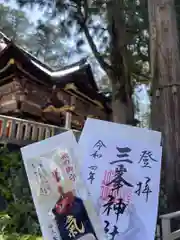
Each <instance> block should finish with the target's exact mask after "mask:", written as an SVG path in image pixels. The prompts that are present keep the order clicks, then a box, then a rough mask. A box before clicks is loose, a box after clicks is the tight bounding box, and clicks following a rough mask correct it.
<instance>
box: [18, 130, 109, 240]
mask: <svg viewBox="0 0 180 240" xmlns="http://www.w3.org/2000/svg"><path fill="white" fill-rule="evenodd" d="M68 136H69V137H68ZM48 142H49V144H47V143H48ZM58 143H59V144H58ZM46 144H47V147H46ZM43 145H44V146H43ZM48 145H49V147H48ZM58 145H59V146H58ZM53 147H54V148H53ZM28 148H29V149H28ZM38 149H39V150H38ZM36 150H37V151H36ZM35 152H36V154H35ZM77 152H78V145H77V143H76V140H75V138H74V136H73V133H72V132H71V131H70V132H67V133H63V134H61V135H59V136H55V137H52V138H49V139H46V140H44V141H42V142H39V143H35V144H32V145H30V146H27V147H25V148H23V149H22V155H23V160H24V164H25V168H26V172H27V176H28V180H29V184H30V187H31V191H32V196H33V200H34V203H35V207H36V211H37V215H38V218H39V222H40V225H41V229H42V234H43V238H44V239H47V240H51V239H52V240H54V239H57V240H58V239H62V240H71V239H72V240H73V239H74V240H75V239H79V240H96V239H98V240H101V239H103V240H104V239H106V236H105V234H104V231H103V228H102V226H101V222H100V220H99V218H98V217H97V214H96V211H95V209H94V208H93V205H92V202H91V201H90V197H89V196H88V192H87V190H86V187H85V185H84V183H83V181H82V180H81V177H80V171H79V169H78V159H77V156H78V153H77ZM30 153H32V154H30ZM31 155H32V157H31ZM27 156H28V158H27Z"/></svg>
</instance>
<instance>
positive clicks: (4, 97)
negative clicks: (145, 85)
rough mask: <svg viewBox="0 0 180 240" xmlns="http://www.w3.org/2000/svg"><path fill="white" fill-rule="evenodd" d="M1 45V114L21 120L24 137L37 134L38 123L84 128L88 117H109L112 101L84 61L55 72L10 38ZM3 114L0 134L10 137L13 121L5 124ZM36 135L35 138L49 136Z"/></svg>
mask: <svg viewBox="0 0 180 240" xmlns="http://www.w3.org/2000/svg"><path fill="white" fill-rule="evenodd" d="M0 48H1V49H0V115H1V117H2V118H5V116H6V117H7V116H8V117H9V118H10V119H11V120H12V119H20V120H21V124H20V125H21V130H19V132H20V133H19V134H20V135H23V136H24V138H25V139H29V137H30V136H31V137H32V135H33V134H34V132H33V124H35V123H36V124H40V125H41V126H42V125H43V124H44V125H47V124H48V125H49V126H50V125H51V126H54V127H55V126H56V127H59V128H65V129H69V128H72V129H75V130H81V129H82V127H83V124H84V121H85V120H86V118H87V117H94V118H99V119H103V120H109V119H110V116H111V108H110V105H109V101H108V99H107V98H106V97H105V96H104V95H103V94H101V93H99V91H98V87H97V85H96V82H95V80H94V77H93V74H92V70H91V67H90V65H89V64H87V63H86V62H85V61H81V62H78V63H76V64H73V65H71V66H68V67H65V68H62V69H60V70H57V71H54V70H52V69H51V68H50V67H49V66H47V65H45V64H43V63H42V62H40V61H39V60H38V59H37V58H35V57H34V56H32V55H31V54H30V53H28V52H27V51H25V50H24V49H22V48H21V47H19V46H17V45H16V44H14V43H13V42H12V41H10V40H7V39H6V41H5V43H3V44H0ZM3 116H4V117H3ZM1 117H0V137H1V135H2V134H5V135H7V136H8V135H9V134H11V130H12V123H11V122H12V121H11V120H8V121H7V123H6V124H5V125H3V124H4V123H3V120H1V119H2V118H1ZM27 124H29V125H30V126H31V128H30V127H29V128H27ZM3 126H5V132H4V130H3ZM18 126H19V125H18ZM18 126H15V127H14V128H18ZM40 129H41V128H40V127H38V128H37V131H38V132H39V131H40ZM14 131H15V130H14ZM15 132H17V129H16V131H15ZM54 134H55V133H54V132H53V133H49V136H51V135H54ZM35 135H37V136H36V137H35V139H34V140H40V139H43V138H45V137H48V136H44V137H41V138H39V137H38V134H35ZM41 135H42V134H41Z"/></svg>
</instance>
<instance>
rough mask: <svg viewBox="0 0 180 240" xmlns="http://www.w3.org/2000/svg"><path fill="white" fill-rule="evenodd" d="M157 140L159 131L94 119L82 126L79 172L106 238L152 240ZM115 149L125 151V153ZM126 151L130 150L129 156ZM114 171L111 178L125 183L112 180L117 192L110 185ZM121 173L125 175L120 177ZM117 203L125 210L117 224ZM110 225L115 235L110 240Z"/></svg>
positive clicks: (158, 164)
mask: <svg viewBox="0 0 180 240" xmlns="http://www.w3.org/2000/svg"><path fill="white" fill-rule="evenodd" d="M92 129H93V130H92ZM160 139H161V134H160V133H159V132H154V131H150V130H146V129H140V128H134V127H130V126H125V125H120V124H114V123H109V122H104V121H99V120H94V119H88V120H87V122H86V123H85V127H84V129H83V132H82V135H81V137H80V140H79V145H80V148H81V149H82V150H83V153H84V156H83V161H82V163H81V170H82V174H83V177H84V180H85V181H86V183H87V186H88V188H89V192H90V193H91V195H92V198H93V201H94V204H95V205H96V207H97V210H98V211H99V216H100V217H101V220H102V224H103V225H104V229H105V231H106V232H107V236H108V238H109V239H115V240H116V239H117V240H144V239H146V240H154V234H155V228H156V219H157V210H158V196H159V184H160V171H161V154H162V148H161V146H160ZM118 148H124V153H123V152H121V150H122V149H118ZM125 148H129V149H126V150H128V151H125ZM118 150H119V151H118ZM125 154H127V155H125ZM117 155H124V156H122V158H121V156H117ZM141 157H142V158H141ZM127 159H128V161H121V162H118V161H117V160H127ZM110 162H111V163H112V162H113V163H112V164H110ZM120 165H121V166H120ZM116 168H117V171H116V177H117V176H118V177H119V178H120V177H122V178H123V179H124V180H126V183H124V182H122V181H120V180H118V179H117V180H118V181H117V184H119V183H121V184H122V185H123V186H122V187H120V188H119V187H118V185H116V186H115V183H111V181H112V180H113V179H115V169H116ZM123 169H124V172H123V173H122V172H120V171H122V170H123ZM118 172H119V174H118ZM121 173H122V174H121ZM121 180H122V179H121ZM110 183H111V184H110ZM127 183H128V184H131V185H132V186H127ZM140 186H141V189H140ZM115 187H117V189H118V188H119V189H120V190H119V193H117V190H116V191H115V190H114V191H113V197H114V199H115V200H116V202H115V203H113V204H112V205H111V206H110V208H109V209H110V210H109V215H108V216H107V211H108V208H107V209H106V205H105V204H106V203H107V202H108V200H109V199H110V198H109V197H108V195H109V194H110V195H112V188H115ZM139 190H140V191H139ZM146 193H149V194H146ZM120 198H121V199H123V203H124V204H126V207H125V209H124V212H123V213H122V214H119V218H118V220H117V215H116V214H115V213H117V210H114V209H117V207H118V203H119V199H120ZM104 205H105V206H104ZM121 206H123V205H121ZM116 220H117V221H116ZM114 226H116V227H117V231H118V233H117V234H116V235H115V236H114V238H113V236H112V235H111V233H112V232H113V230H116V229H115V228H114Z"/></svg>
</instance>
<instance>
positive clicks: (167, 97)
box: [149, 0, 180, 211]
mask: <svg viewBox="0 0 180 240" xmlns="http://www.w3.org/2000/svg"><path fill="white" fill-rule="evenodd" d="M149 22H150V33H151V35H150V36H151V39H150V40H151V41H150V42H151V69H152V109H151V110H152V113H151V123H152V128H153V129H154V130H158V131H161V132H162V134H163V135H162V143H163V171H164V179H163V180H164V185H165V194H166V196H167V204H168V211H174V210H177V209H179V207H180V206H179V205H180V204H179V197H180V184H179V179H180V178H179V176H180V165H179V156H180V148H179V146H180V121H179V115H180V89H179V86H180V72H179V66H180V58H179V45H178V30H177V22H176V11H175V4H174V0H149Z"/></svg>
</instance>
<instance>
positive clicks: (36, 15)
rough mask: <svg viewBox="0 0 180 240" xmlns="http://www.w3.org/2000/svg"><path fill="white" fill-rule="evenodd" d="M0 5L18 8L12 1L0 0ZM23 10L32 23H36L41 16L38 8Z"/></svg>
mask: <svg viewBox="0 0 180 240" xmlns="http://www.w3.org/2000/svg"><path fill="white" fill-rule="evenodd" d="M0 3H3V4H5V5H7V6H11V7H13V8H18V5H17V4H16V1H14V0H0ZM23 10H24V11H25V12H26V14H27V16H28V17H29V18H30V19H31V21H33V22H36V21H37V20H38V19H39V18H40V17H42V15H43V12H41V11H40V9H39V8H38V7H33V9H30V8H27V7H26V8H23ZM32 13H33V14H32Z"/></svg>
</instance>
